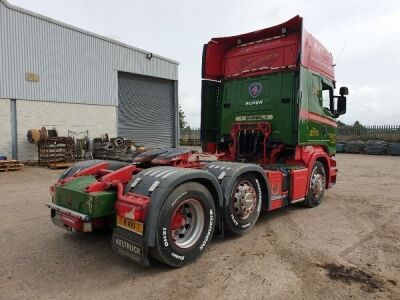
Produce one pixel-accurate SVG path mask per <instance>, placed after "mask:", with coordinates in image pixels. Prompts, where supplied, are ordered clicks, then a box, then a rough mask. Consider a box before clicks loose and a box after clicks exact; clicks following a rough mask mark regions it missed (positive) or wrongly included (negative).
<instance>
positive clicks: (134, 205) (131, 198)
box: [115, 193, 149, 223]
mask: <svg viewBox="0 0 400 300" xmlns="http://www.w3.org/2000/svg"><path fill="white" fill-rule="evenodd" d="M148 204H149V198H148V197H144V196H141V195H137V194H133V193H128V194H126V195H124V196H123V198H122V199H118V201H117V203H116V204H115V210H116V213H117V215H118V216H121V217H125V218H128V219H131V220H134V221H139V222H142V223H143V222H144V218H145V217H146V212H147V207H148Z"/></svg>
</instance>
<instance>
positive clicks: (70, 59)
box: [0, 0, 178, 106]
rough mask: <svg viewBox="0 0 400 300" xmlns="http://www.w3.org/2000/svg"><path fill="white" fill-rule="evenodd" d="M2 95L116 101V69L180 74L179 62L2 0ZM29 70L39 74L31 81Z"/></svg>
mask: <svg viewBox="0 0 400 300" xmlns="http://www.w3.org/2000/svg"><path fill="white" fill-rule="evenodd" d="M0 52H1V55H0V56H1V57H0V67H1V72H0V98H13V99H27V100H43V101H55V102H72V103H85V104H99V105H114V106H116V105H118V95H117V93H118V82H117V71H124V72H129V73H136V74H143V75H147V76H154V77H161V78H165V79H170V80H177V77H178V63H177V62H174V61H172V60H169V59H166V58H163V57H161V56H158V55H155V54H154V55H153V58H152V59H151V60H149V59H147V58H146V54H147V53H149V52H147V51H144V50H141V49H137V48H134V47H131V46H129V45H125V44H123V43H119V42H117V41H113V40H111V39H108V38H105V37H102V36H99V35H96V34H93V33H89V32H86V31H84V30H80V29H78V28H75V27H73V26H70V25H66V24H63V23H61V22H58V21H54V20H52V19H50V18H47V17H44V16H40V15H37V14H35V13H32V12H28V11H25V10H23V9H20V8H16V7H14V6H12V5H10V4H8V3H7V2H5V1H4V0H0ZM27 72H31V73H35V74H37V75H38V76H39V81H38V82H30V81H27V80H26V78H25V76H26V73H27Z"/></svg>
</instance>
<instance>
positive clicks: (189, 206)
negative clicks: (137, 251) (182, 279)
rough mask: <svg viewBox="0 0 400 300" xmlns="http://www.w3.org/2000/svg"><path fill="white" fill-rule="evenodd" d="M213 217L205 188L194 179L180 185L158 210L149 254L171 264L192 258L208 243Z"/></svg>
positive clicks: (188, 261)
mask: <svg viewBox="0 0 400 300" xmlns="http://www.w3.org/2000/svg"><path fill="white" fill-rule="evenodd" d="M215 220H216V216H215V205H214V201H213V198H212V195H211V194H210V192H209V191H208V189H207V188H206V187H205V186H203V185H201V184H199V183H197V182H188V183H184V184H182V185H180V186H179V187H177V188H176V189H175V190H174V191H173V192H172V193H171V194H170V195H169V197H168V198H167V200H166V201H165V203H164V205H163V207H162V209H161V211H160V215H159V217H158V221H157V228H156V245H155V247H154V248H152V249H150V253H151V255H152V256H153V257H154V258H156V259H157V260H159V261H161V262H164V263H166V264H168V265H170V266H172V267H183V266H185V265H187V264H189V263H191V262H193V261H194V260H196V259H197V258H198V257H199V256H200V255H201V254H202V252H203V250H204V249H205V248H206V247H207V246H208V244H209V243H210V240H211V238H212V236H213V233H214V228H215Z"/></svg>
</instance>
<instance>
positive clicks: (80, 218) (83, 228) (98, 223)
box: [46, 203, 107, 232]
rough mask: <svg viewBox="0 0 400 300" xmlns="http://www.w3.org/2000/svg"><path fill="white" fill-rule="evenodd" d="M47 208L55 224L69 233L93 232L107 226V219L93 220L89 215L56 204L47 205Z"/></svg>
mask: <svg viewBox="0 0 400 300" xmlns="http://www.w3.org/2000/svg"><path fill="white" fill-rule="evenodd" d="M46 206H47V207H48V208H50V216H51V221H52V222H53V224H54V225H56V226H58V227H61V228H64V229H66V230H69V231H79V232H92V231H93V230H94V229H96V228H101V227H104V226H106V225H107V219H106V218H98V219H91V218H90V217H89V216H88V215H85V214H82V213H79V212H76V211H73V210H70V209H68V208H65V207H62V206H60V205H57V204H54V203H46Z"/></svg>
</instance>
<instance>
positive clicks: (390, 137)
mask: <svg viewBox="0 0 400 300" xmlns="http://www.w3.org/2000/svg"><path fill="white" fill-rule="evenodd" d="M337 140H338V141H339V142H347V141H351V140H361V141H371V140H380V141H385V142H387V143H399V142H400V125H369V126H357V125H356V126H349V125H346V126H343V127H338V130H337Z"/></svg>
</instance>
